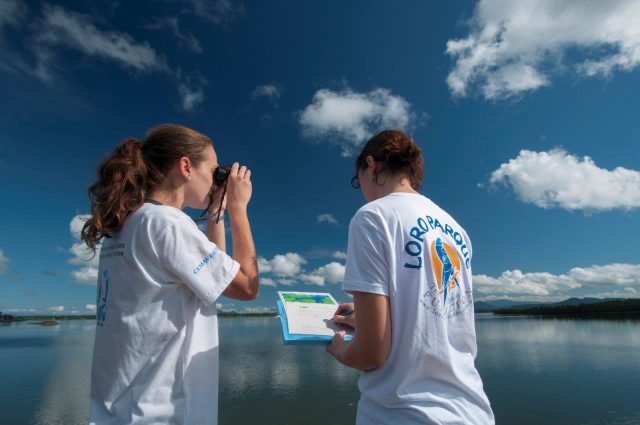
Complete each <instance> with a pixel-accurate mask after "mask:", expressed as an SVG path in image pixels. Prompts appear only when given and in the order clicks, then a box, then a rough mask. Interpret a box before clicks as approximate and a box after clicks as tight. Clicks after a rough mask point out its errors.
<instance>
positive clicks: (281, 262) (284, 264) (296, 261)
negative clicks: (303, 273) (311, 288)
mask: <svg viewBox="0 0 640 425" xmlns="http://www.w3.org/2000/svg"><path fill="white" fill-rule="evenodd" d="M306 263H307V260H305V259H304V257H303V256H301V255H300V254H298V253H295V252H287V253H286V254H278V255H276V256H274V257H273V258H272V259H271V260H267V259H266V258H264V257H258V270H259V271H260V273H261V274H263V273H272V274H274V275H275V276H277V277H279V278H285V279H286V278H291V277H293V276H295V275H297V274H298V273H300V270H301V269H302V265H304V264H306Z"/></svg>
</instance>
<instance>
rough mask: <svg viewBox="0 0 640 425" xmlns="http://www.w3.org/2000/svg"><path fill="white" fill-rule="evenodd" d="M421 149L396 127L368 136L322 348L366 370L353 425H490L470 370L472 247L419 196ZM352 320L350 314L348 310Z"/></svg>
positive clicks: (490, 414) (480, 390) (484, 401)
mask: <svg viewBox="0 0 640 425" xmlns="http://www.w3.org/2000/svg"><path fill="white" fill-rule="evenodd" d="M423 174H424V169H423V159H422V153H421V150H420V148H419V147H418V146H417V145H416V144H415V143H414V141H413V140H412V139H411V137H410V136H408V135H406V134H404V133H402V132H400V131H388V130H387V131H383V132H381V133H379V134H377V135H376V136H374V137H372V138H371V139H370V140H369V141H368V142H367V144H366V145H365V146H364V148H363V149H362V152H361V153H360V155H359V156H358V158H357V160H356V175H355V176H354V178H353V179H352V185H353V186H354V187H356V188H360V189H361V190H362V193H363V195H364V198H365V199H366V200H367V201H368V203H367V204H366V205H364V206H363V207H362V208H360V209H359V210H358V212H357V213H356V214H355V215H354V217H353V219H352V220H351V223H350V225H349V242H348V248H347V262H346V271H345V278H344V284H343V290H344V291H345V292H347V293H350V294H352V295H353V303H349V304H342V305H340V307H339V309H338V311H337V312H336V316H335V317H334V321H335V322H336V323H339V324H343V325H347V326H351V327H353V328H355V333H354V336H353V339H352V340H351V341H350V342H348V343H347V342H345V341H344V335H343V333H342V332H340V333H338V334H336V336H335V337H334V339H333V341H332V342H331V344H330V345H329V347H328V351H329V352H330V353H331V354H332V355H333V356H334V357H335V358H336V359H337V360H338V361H340V362H341V363H343V364H345V365H346V366H349V367H352V368H356V369H360V370H362V371H364V372H363V373H362V375H361V377H360V380H359V382H358V386H359V389H360V393H361V398H360V401H359V403H358V413H357V420H356V423H357V424H358V425H365V424H389V425H402V424H425V423H427V424H462V423H465V424H493V423H494V417H493V412H492V410H491V406H490V404H489V400H488V399H487V396H486V395H485V393H484V390H483V386H482V380H481V379H480V375H479V374H478V371H477V370H476V368H475V365H474V359H475V356H476V336H475V325H474V312H473V297H472V282H471V256H472V249H471V242H470V240H469V237H468V236H467V234H466V232H465V231H464V229H463V228H462V227H461V226H460V225H459V224H458V223H457V222H456V221H455V220H454V219H453V218H452V217H451V216H450V215H449V214H447V213H446V212H445V211H444V210H442V209H441V208H440V207H438V206H437V205H436V204H435V203H433V202H432V201H431V200H429V199H428V198H426V197H425V196H423V195H421V194H420V193H418V190H419V189H420V186H421V183H422V177H423ZM352 310H353V311H354V313H353V314H348V313H349V312H350V311H352Z"/></svg>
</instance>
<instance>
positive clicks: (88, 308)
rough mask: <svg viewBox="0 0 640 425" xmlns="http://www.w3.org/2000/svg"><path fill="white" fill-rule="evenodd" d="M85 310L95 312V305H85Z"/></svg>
mask: <svg viewBox="0 0 640 425" xmlns="http://www.w3.org/2000/svg"><path fill="white" fill-rule="evenodd" d="M84 308H85V310H87V311H96V305H95V304H87V305H85V306H84Z"/></svg>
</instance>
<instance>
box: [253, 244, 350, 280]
mask: <svg viewBox="0 0 640 425" xmlns="http://www.w3.org/2000/svg"><path fill="white" fill-rule="evenodd" d="M336 253H338V254H342V253H340V252H339V251H336ZM305 264H307V260H306V259H305V258H304V257H302V256H301V255H300V254H297V253H294V252H288V253H286V254H278V255H275V256H274V257H273V258H272V259H271V260H267V259H266V258H263V257H259V258H258V269H259V270H260V274H261V275H265V274H266V275H269V276H267V277H265V276H261V277H260V282H261V283H262V284H263V285H267V286H274V287H276V286H278V285H282V286H291V285H295V284H296V283H305V284H308V285H318V286H324V285H325V284H327V283H330V284H335V283H339V282H342V281H343V280H344V269H345V266H344V265H343V264H340V263H338V262H336V261H332V262H330V263H329V264H326V265H324V266H321V267H318V268H316V269H314V270H313V271H310V272H307V271H306V270H304V268H303V266H304V265H305Z"/></svg>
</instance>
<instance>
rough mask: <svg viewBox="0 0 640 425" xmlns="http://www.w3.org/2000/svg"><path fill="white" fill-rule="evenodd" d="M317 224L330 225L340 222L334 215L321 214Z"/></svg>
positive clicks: (317, 218)
mask: <svg viewBox="0 0 640 425" xmlns="http://www.w3.org/2000/svg"><path fill="white" fill-rule="evenodd" d="M316 221H317V223H329V224H338V220H336V218H335V217H334V216H333V214H329V213H326V214H320V215H318V217H316Z"/></svg>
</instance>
